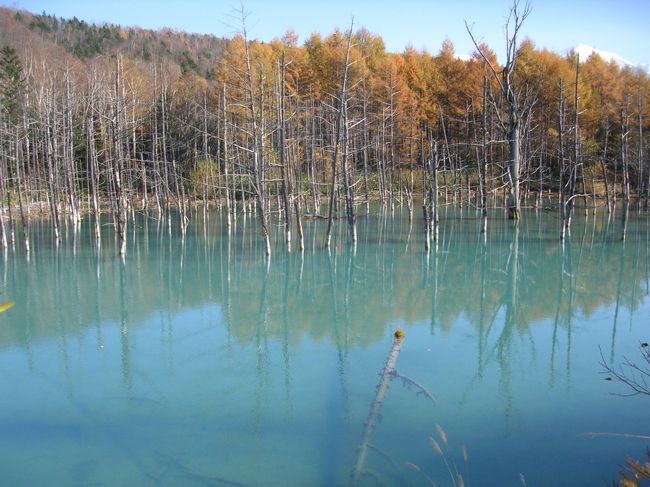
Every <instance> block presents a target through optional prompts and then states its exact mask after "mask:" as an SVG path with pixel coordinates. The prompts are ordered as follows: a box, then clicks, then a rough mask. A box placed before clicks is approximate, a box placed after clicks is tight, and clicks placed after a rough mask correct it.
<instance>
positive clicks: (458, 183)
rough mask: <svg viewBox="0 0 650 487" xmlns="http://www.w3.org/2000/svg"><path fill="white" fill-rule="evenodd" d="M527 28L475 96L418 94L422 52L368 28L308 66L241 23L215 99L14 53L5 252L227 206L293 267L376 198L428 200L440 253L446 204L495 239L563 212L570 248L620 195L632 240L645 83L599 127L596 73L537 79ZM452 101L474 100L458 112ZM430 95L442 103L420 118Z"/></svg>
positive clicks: (125, 65) (151, 70)
mask: <svg viewBox="0 0 650 487" xmlns="http://www.w3.org/2000/svg"><path fill="white" fill-rule="evenodd" d="M528 13H529V8H528V5H525V6H523V8H522V7H521V6H520V5H519V2H515V3H514V6H513V8H512V10H511V15H510V18H509V21H508V28H507V29H506V32H507V35H508V43H507V46H508V48H507V52H506V58H505V64H504V65H503V66H502V67H500V66H499V65H498V63H497V61H496V58H495V56H494V54H493V53H491V51H490V50H489V48H488V47H487V46H485V45H483V44H478V43H476V48H477V53H476V55H475V57H474V59H473V60H472V61H468V62H467V63H468V64H467V65H463V69H465V70H466V71H467V73H470V72H471V73H473V76H474V78H473V79H474V80H475V82H474V83H473V85H472V86H471V87H468V88H466V89H461V88H460V87H459V88H458V91H459V92H460V95H458V94H455V93H454V92H452V91H449V92H446V93H443V94H435V93H433V94H432V93H428V92H426V91H422V90H420V91H418V90H419V88H418V86H417V82H418V80H417V79H415V78H416V76H415V75H414V74H413V73H411V71H412V69H411V68H409V66H408V65H407V63H416V62H420V61H417V59H416V60H415V61H413V60H409V59H411V57H412V56H411V54H412V53H411V54H408V53H407V54H408V55H407V54H405V55H404V56H402V57H396V58H387V57H386V56H385V55H380V54H381V52H380V54H377V52H378V51H381V49H379V48H377V39H376V38H373V37H372V36H370V35H369V34H368V33H367V32H365V31H363V30H361V31H358V32H357V33H354V31H353V26H352V25H351V26H350V28H349V30H347V31H346V32H343V33H341V32H339V33H337V34H336V35H334V36H332V38H330V39H328V40H327V43H320V44H319V42H320V41H318V39H313V38H312V39H310V40H309V41H308V42H307V43H306V46H305V48H300V47H297V46H296V45H295V42H293V41H292V39H291V38H286V39H284V40H283V42H280V43H275V44H273V45H264V44H260V43H256V42H252V41H250V40H249V39H248V33H247V31H246V25H245V16H242V18H243V19H244V22H243V23H242V26H243V28H242V32H241V35H240V36H237V37H235V38H234V39H232V40H231V41H230V44H229V46H228V48H227V49H226V51H225V53H224V56H223V58H222V59H221V61H220V64H219V65H218V70H217V78H216V80H215V81H213V82H208V81H207V80H205V79H203V78H201V77H199V76H197V75H196V74H195V73H192V72H188V73H184V74H182V75H181V74H180V73H178V72H176V71H175V70H174V69H173V67H171V66H169V65H166V64H164V63H154V62H152V63H148V64H147V63H140V62H135V61H133V60H132V59H129V58H127V57H124V56H122V55H121V54H120V53H116V54H115V56H113V57H108V58H105V57H101V56H99V57H96V58H94V59H93V60H91V61H88V62H85V63H78V62H76V63H75V62H73V61H72V60H69V61H67V62H66V63H65V64H63V65H61V64H60V63H47V62H45V60H42V59H38V58H36V57H33V56H32V57H25V56H23V57H22V58H21V56H19V55H18V54H17V52H16V50H14V49H13V48H11V47H5V48H4V50H3V51H2V60H1V61H2V64H1V66H0V79H1V86H0V87H1V95H2V105H1V110H0V160H1V161H0V162H1V163H0V212H1V213H2V215H3V217H4V218H0V243H1V245H2V246H3V247H4V248H8V247H9V246H12V247H13V246H15V245H16V237H15V232H16V229H17V228H22V235H23V236H22V240H23V245H24V248H25V251H26V252H29V250H30V243H29V219H30V217H34V216H38V217H43V216H47V217H49V218H50V219H51V221H52V228H53V232H54V238H55V241H57V242H58V241H60V239H61V238H62V237H61V235H62V231H61V227H62V226H63V225H71V226H73V227H76V226H78V225H79V222H80V221H81V219H82V218H83V216H84V215H86V214H90V215H92V219H93V222H94V232H95V236H96V239H97V241H98V242H99V241H100V235H101V232H102V225H101V224H100V221H101V218H102V217H101V213H102V212H104V213H106V214H109V215H110V216H111V220H110V221H111V223H112V225H113V227H114V229H115V234H116V236H117V237H118V240H119V249H120V253H121V254H124V253H125V252H126V249H127V226H128V224H129V221H130V220H132V219H133V218H134V216H135V212H136V211H151V212H152V214H154V215H157V217H158V218H159V219H160V220H162V221H165V222H166V224H167V226H168V228H169V231H171V230H172V228H175V227H178V228H179V229H180V232H181V233H183V234H184V233H185V231H186V229H187V225H188V223H189V221H190V215H191V211H190V209H191V208H192V207H200V206H202V207H203V209H204V211H206V212H207V208H208V205H209V204H213V203H214V204H217V205H218V206H219V207H220V208H221V209H222V211H225V219H226V221H227V222H228V226H229V228H230V226H231V225H232V223H233V222H234V221H236V219H237V218H238V215H241V213H242V212H245V213H249V214H256V215H257V218H258V220H259V226H260V231H261V235H262V238H263V239H264V241H265V249H266V253H267V255H270V253H271V238H272V234H273V231H272V230H273V227H274V225H275V224H276V223H277V224H278V225H280V226H282V228H283V230H284V231H283V233H284V241H285V242H286V245H287V248H288V249H291V246H292V243H293V242H294V240H295V239H296V235H297V240H298V246H299V248H300V249H303V248H304V240H303V236H302V222H303V219H304V218H322V219H325V218H326V219H327V228H328V230H327V234H326V235H327V236H326V238H325V242H323V245H324V246H326V247H329V245H330V241H331V233H332V228H333V225H335V224H336V221H337V220H338V219H339V218H341V219H343V218H345V220H346V221H347V224H348V225H349V238H350V241H351V242H356V221H357V217H358V211H357V210H358V209H359V208H364V207H365V210H366V211H368V208H369V204H370V200H371V199H372V198H376V199H377V200H379V201H381V202H382V204H384V205H388V206H390V207H391V208H394V206H395V205H396V204H406V205H408V208H409V210H410V213H412V210H413V206H414V203H413V201H414V195H417V194H421V195H422V198H423V213H424V222H425V245H426V247H427V248H428V247H429V245H430V240H431V239H433V240H437V235H438V224H439V207H440V206H441V205H450V204H455V205H468V206H471V207H474V208H476V210H477V211H478V212H479V213H480V215H481V218H480V221H481V228H482V231H483V232H486V231H487V218H488V207H489V205H492V206H493V207H495V208H504V211H507V215H508V216H509V218H511V219H515V220H516V219H518V218H519V217H520V214H521V210H520V207H521V205H522V204H533V205H537V206H541V205H544V206H547V207H553V208H557V209H558V210H559V213H560V215H561V220H562V225H561V230H560V237H561V238H564V236H565V233H566V231H567V230H568V229H569V228H570V224H571V217H572V213H573V211H574V207H575V202H576V201H577V200H582V201H583V204H582V207H584V208H585V210H587V209H589V208H595V207H596V206H598V204H599V203H598V200H597V197H601V196H604V201H605V208H606V209H607V211H612V210H613V209H614V206H615V205H616V199H617V197H618V198H619V199H620V198H621V197H622V202H623V209H624V211H623V214H624V222H625V221H627V219H626V218H627V217H626V215H627V214H628V211H629V207H630V203H631V201H632V196H634V195H636V197H637V201H638V203H639V207H642V206H644V205H647V199H648V187H649V184H648V182H649V181H650V179H649V177H650V171H648V170H647V168H645V164H646V161H645V146H646V145H647V144H645V145H644V137H645V133H646V132H644V125H645V124H647V122H646V120H645V118H644V98H643V94H644V93H643V90H644V87H645V84H644V83H645V82H646V81H647V79H646V78H647V77H644V75H642V74H639V75H638V76H637V77H636V78H634V79H638V81H639V83H638V84H637V85H636V86H635V87H632V88H634V90H636V91H633V89H632V88H628V89H627V91H625V93H626V95H625V97H624V98H623V99H622V100H620V103H619V102H618V101H616V100H613V101H611V103H609V105H607V107H605V104H603V103H601V105H599V106H601V107H605V108H607V110H605V108H603V113H600V114H594V113H593V110H586V109H585V110H583V102H582V99H583V96H590V97H591V98H593V91H594V90H593V89H592V90H591V91H588V90H587V89H586V88H585V87H584V86H583V85H584V84H585V83H593V79H592V78H593V74H592V75H589V74H588V75H587V76H585V75H583V74H582V71H581V63H580V61H581V60H580V59H579V58H578V57H577V56H573V57H570V59H568V60H564V61H561V62H562V63H565V64H566V63H570V65H572V66H573V72H570V71H566V70H565V71H563V72H560V73H559V74H558V75H557V76H556V77H555V78H551V80H550V81H549V76H547V75H546V74H545V72H544V70H543V69H541V68H539V69H537V70H533V69H532V68H531V65H534V63H533V61H535V59H536V58H535V56H536V55H537V54H536V53H535V51H534V50H532V49H531V46H530V45H528V44H526V43H524V44H522V45H520V44H518V41H517V36H518V33H519V31H520V28H521V26H522V23H523V22H524V20H525V19H526V17H527V15H528ZM468 31H469V33H470V35H471V34H472V33H471V30H470V29H469V28H468ZM326 48H327V49H326ZM373 49H374V51H373ZM373 53H374V54H373ZM307 55H309V56H311V57H310V58H309V59H310V60H309V63H311V64H309V63H308V62H307V61H306V56H307ZM309 56H307V57H309ZM373 56H374V57H373ZM382 56H383V57H382ZM409 56H410V57H409ZM321 58H322V59H321ZM375 58H376V59H375ZM448 58H449V52H443V53H441V58H440V59H441V60H440V61H439V64H440V65H443V64H444V62H448V63H451V64H450V66H456V67H457V69H460V68H459V67H458V66H460V65H458V64H457V63H463V61H458V60H455V61H454V60H451V59H448ZM316 59H320V61H319V62H318V63H317V62H316V61H315V60H316ZM378 59H381V60H383V61H382V63H379V61H378ZM400 59H401V60H400ZM423 59H424V58H423ZM558 59H559V58H558ZM558 59H556V58H551V60H550V61H547V64H549V65H552V63H556V64H557V63H559V62H560V60H558ZM396 60H397V61H396ZM536 62H537V61H536ZM592 62H598V60H596V61H592ZM400 63H402V64H400ZM378 66H379V67H378ZM316 68H318V70H317V69H316ZM432 69H433V68H432ZM436 69H438V71H437V73H438V74H441V73H442V74H444V73H447V74H448V76H452V74H453V73H452V71H450V70H451V68H449V69H447V70H446V71H445V70H443V69H442V68H440V67H438V68H436ZM589 69H591V70H592V71H593V69H594V68H589ZM319 70H320V71H319ZM378 73H379V74H380V75H381V76H379V75H378ZM449 73H452V74H449ZM562 73H564V75H565V76H562ZM425 74H426V72H425V71H423V72H422V73H421V74H420V75H418V76H420V78H421V77H422V76H424V75H425ZM623 74H625V76H627V77H628V78H629V77H630V76H631V75H630V73H623ZM567 76H569V77H568V79H565V78H567ZM411 78H413V79H411ZM630 79H632V78H630ZM443 81H444V80H443ZM443 81H438V83H442V82H443ZM549 83H550V84H549ZM416 94H417V96H416ZM452 95H458V96H456V98H458V99H460V100H464V101H463V102H462V103H463V105H460V108H462V109H459V103H460V102H458V101H453V100H451V98H450V97H451V96H452ZM417 97H420V98H421V99H422V100H428V99H429V98H431V97H433V98H434V99H436V100H438V102H437V103H434V104H431V103H429V104H427V103H425V102H424V101H421V102H420V103H419V104H418V103H417V102H418V98H417ZM436 97H437V98H436ZM635 99H636V100H638V103H634V102H633V100H635ZM452 101H453V103H452ZM587 102H589V103H591V104H593V103H595V102H593V100H592V99H589V100H587V101H586V102H585V104H586V103H587ZM590 106H591V105H590ZM594 106H595V105H594ZM612 107H614V108H612ZM612 109H618V110H619V115H620V117H618V118H619V120H613V119H611V117H610V113H611V112H612ZM585 112H587V113H586V114H585ZM583 118H586V119H587V120H586V122H585V125H587V124H588V129H584V130H583ZM593 127H596V129H594V128H593ZM587 131H588V132H589V133H588V134H586V132H587ZM322 202H327V206H326V210H324V209H323V208H322ZM325 211H326V213H325ZM18 220H20V223H19V222H18ZM175 222H177V225H176V224H174V223H175ZM294 225H295V228H296V231H295V232H293V231H292V230H293V228H294ZM624 235H625V224H624V225H623V237H624Z"/></svg>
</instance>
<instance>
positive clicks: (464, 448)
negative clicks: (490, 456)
mask: <svg viewBox="0 0 650 487" xmlns="http://www.w3.org/2000/svg"><path fill="white" fill-rule="evenodd" d="M468 458H469V455H468V454H467V448H466V447H465V445H463V460H465V463H467V459H468Z"/></svg>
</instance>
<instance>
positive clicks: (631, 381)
mask: <svg viewBox="0 0 650 487" xmlns="http://www.w3.org/2000/svg"><path fill="white" fill-rule="evenodd" d="M639 352H640V355H641V360H642V363H641V364H640V365H639V364H638V363H637V362H635V361H632V360H630V359H629V358H627V357H625V358H624V360H623V363H621V364H620V365H619V366H618V367H616V366H613V365H609V364H608V363H607V361H606V360H605V358H604V357H603V353H602V350H601V352H600V357H601V361H600V365H601V367H602V368H603V370H604V373H605V374H606V375H607V377H606V379H607V380H613V381H616V382H620V383H622V384H624V385H625V386H626V388H627V390H628V392H626V393H618V394H617V395H620V396H637V395H640V394H642V395H646V396H650V347H649V346H648V343H647V342H643V343H641V344H640V346H639Z"/></svg>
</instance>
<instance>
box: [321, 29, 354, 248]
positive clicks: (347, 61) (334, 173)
mask: <svg viewBox="0 0 650 487" xmlns="http://www.w3.org/2000/svg"><path fill="white" fill-rule="evenodd" d="M353 25H354V20H353V21H352V23H351V24H350V30H349V31H348V44H347V49H346V51H345V64H344V66H343V79H342V80H341V91H340V95H339V104H340V105H339V109H338V113H337V114H336V124H335V126H336V128H335V136H334V151H333V154H332V185H331V187H330V204H329V208H328V212H329V213H328V217H327V236H326V237H325V246H326V247H327V248H328V249H329V248H330V244H331V241H332V227H333V220H334V203H335V198H336V193H337V191H336V180H337V178H338V169H337V168H338V155H339V144H340V141H341V125H342V124H343V123H344V120H343V118H344V108H343V107H344V104H345V99H346V97H347V92H348V68H349V67H350V48H351V46H352V27H353Z"/></svg>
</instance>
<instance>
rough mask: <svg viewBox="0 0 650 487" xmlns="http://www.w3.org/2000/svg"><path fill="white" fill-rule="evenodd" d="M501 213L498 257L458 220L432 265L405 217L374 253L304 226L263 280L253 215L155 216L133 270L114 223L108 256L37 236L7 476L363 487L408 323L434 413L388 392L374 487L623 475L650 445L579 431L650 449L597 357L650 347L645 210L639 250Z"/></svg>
mask: <svg viewBox="0 0 650 487" xmlns="http://www.w3.org/2000/svg"><path fill="white" fill-rule="evenodd" d="M418 216H419V215H418ZM495 216H496V217H497V218H496V219H494V220H491V221H490V227H489V233H488V238H487V241H486V242H484V241H483V240H482V237H481V235H480V234H479V233H478V223H479V222H478V220H477V219H476V215H475V213H474V212H468V211H467V210H465V212H464V213H463V212H458V211H456V212H454V211H452V210H447V212H445V213H444V214H443V215H442V217H443V218H442V221H441V229H440V241H439V244H438V247H437V250H432V252H431V253H430V254H429V255H428V256H427V254H426V253H425V252H424V251H423V241H422V235H421V231H420V226H421V221H420V220H419V219H418V218H416V220H415V221H414V222H413V224H412V225H411V224H410V222H409V219H408V214H407V213H406V211H402V210H400V209H396V211H395V213H394V214H393V213H391V212H388V213H385V212H384V213H382V212H377V213H374V214H372V215H370V216H361V217H360V218H359V243H358V245H357V247H356V250H354V249H352V248H351V247H350V246H349V245H348V243H347V236H346V228H345V226H344V224H343V222H341V223H340V225H339V226H338V229H337V232H338V234H337V236H336V239H335V244H334V246H333V248H332V250H331V252H330V253H328V252H327V251H326V250H325V249H323V246H322V243H323V241H324V232H325V229H326V223H325V222H323V221H310V222H306V223H305V233H306V250H305V252H304V254H300V253H299V252H292V253H287V252H286V251H285V250H284V248H283V246H282V244H281V239H278V240H280V242H278V243H276V244H275V246H274V253H273V258H272V260H271V262H270V264H269V265H267V263H266V261H265V259H264V256H263V250H264V249H263V246H262V242H261V241H260V238H259V236H258V232H257V225H256V222H255V221H251V220H250V218H248V219H246V218H244V217H243V216H241V215H240V217H239V219H238V221H237V224H236V228H235V229H234V232H233V238H232V239H230V240H229V239H228V238H226V236H227V230H226V228H225V226H224V225H222V221H221V220H220V217H219V214H218V213H213V214H211V215H210V218H209V221H208V222H207V224H206V225H204V222H203V218H202V215H201V214H200V213H199V214H198V215H196V216H195V218H194V219H193V221H192V223H191V225H190V227H189V230H188V234H187V236H186V238H185V239H184V241H182V240H181V239H180V238H179V237H178V236H177V235H176V233H177V232H176V231H175V230H173V231H172V234H171V235H170V234H169V233H168V231H167V227H166V226H164V225H161V224H160V223H159V222H157V221H156V220H155V219H153V218H145V217H143V216H140V217H139V218H138V222H137V225H136V226H131V228H130V230H129V243H128V250H127V257H126V260H125V261H124V262H122V261H121V259H120V258H119V256H118V255H117V254H116V249H117V245H116V244H115V241H114V237H113V235H112V232H111V231H110V227H108V226H105V227H103V228H104V236H103V241H102V245H101V248H100V249H99V250H97V248H96V247H95V245H94V242H93V239H92V229H91V222H90V221H89V220H88V221H84V223H83V226H82V228H81V230H80V231H79V232H77V233H75V232H73V231H72V229H71V228H68V229H67V233H66V235H65V239H64V242H63V243H62V244H61V245H60V246H59V247H58V248H57V247H56V246H55V245H54V244H53V243H52V238H51V230H50V228H49V226H48V225H47V224H46V223H43V224H34V225H33V226H32V247H33V252H32V255H31V257H30V259H26V258H25V256H24V254H23V253H22V252H21V251H20V250H18V249H17V251H16V253H15V254H14V253H12V252H11V251H10V252H9V254H8V255H7V256H6V257H5V258H4V260H2V261H1V262H0V265H1V267H0V270H1V272H0V280H1V287H0V292H1V294H0V301H2V302H4V301H9V300H13V301H15V302H16V305H15V306H14V307H13V308H11V309H10V310H8V311H6V312H4V313H2V314H0V375H1V376H2V382H1V384H2V386H1V389H2V393H1V394H0V476H1V477H2V478H1V479H0V483H1V484H2V485H11V486H23V485H24V486H34V485H71V486H77V485H79V486H81V485H84V486H85V485H106V486H114V485H120V486H143V485H163V486H166V485H170V486H171V485H188V486H192V485H199V486H200V485H204V486H205V485H208V486H210V485H269V486H286V485H295V486H302V485H320V486H336V485H349V484H350V479H351V474H352V470H353V467H354V466H355V464H356V463H357V455H358V452H359V447H360V444H361V443H362V435H363V433H364V424H365V423H366V420H367V417H368V414H369V411H370V408H371V405H372V403H373V400H374V399H375V395H376V394H377V386H378V384H379V382H380V380H381V376H380V374H381V371H382V369H383V367H384V364H385V362H386V359H387V357H388V354H389V352H390V351H391V347H392V344H393V332H394V331H395V330H396V328H397V327H402V328H403V329H404V331H405V333H406V337H405V339H404V342H403V345H402V348H401V352H400V354H399V357H398V360H397V371H398V373H399V374H401V375H402V376H404V377H407V378H408V379H410V380H412V381H414V382H416V383H417V384H419V385H420V386H422V387H424V388H425V389H426V390H427V391H429V392H430V393H431V395H432V396H433V397H434V398H435V404H434V403H433V402H432V401H430V400H429V399H428V398H427V397H425V396H424V395H423V394H418V389H417V387H415V386H413V385H412V384H409V383H408V382H404V381H402V380H401V379H400V378H399V377H395V378H394V380H392V381H391V385H390V388H389V389H388V391H387V393H386V395H385V397H383V404H382V408H381V421H379V422H378V424H376V427H375V429H374V431H373V432H372V436H371V438H370V441H369V444H370V445H371V446H369V447H368V450H367V457H366V458H365V461H364V462H363V468H362V470H363V471H364V472H365V475H364V476H362V477H361V479H360V482H359V483H360V484H361V485H377V484H378V483H379V485H413V486H415V485H430V483H429V480H428V479H427V477H428V478H429V479H431V480H433V481H434V482H435V484H436V485H438V486H444V485H454V484H453V483H452V480H451V478H450V473H449V471H452V472H455V471H457V472H458V473H459V474H461V475H462V477H463V479H464V482H465V485H474V486H485V485H487V486H491V485H494V486H497V485H498V486H503V485H524V484H523V481H522V479H523V480H525V483H526V485H528V486H542V485H543V486H546V485H556V486H562V485H566V486H569V485H570V486H581V485H584V486H591V485H607V484H609V483H611V482H612V481H613V480H616V478H617V475H618V472H619V470H620V469H621V466H622V465H623V463H624V461H625V456H626V455H631V456H634V457H637V458H643V456H644V453H645V448H646V446H647V444H648V443H649V442H648V441H647V440H641V439H635V438H626V437H619V436H596V437H592V436H589V435H585V433H589V432H607V433H630V434H639V435H648V434H650V430H649V429H648V410H649V408H648V406H649V405H650V403H649V401H650V399H649V398H647V397H621V396H617V395H612V394H611V393H626V392H628V390H627V389H625V388H624V387H623V386H622V385H621V384H618V383H616V382H614V381H607V380H605V377H606V375H604V374H603V368H602V366H601V365H600V362H601V361H603V360H604V361H605V362H606V363H608V364H612V365H617V364H620V363H621V362H623V361H624V360H625V358H626V357H627V358H630V359H637V358H638V357H639V344H640V342H642V341H648V336H649V335H650V329H649V322H650V320H649V318H650V301H649V300H648V292H649V280H650V260H649V259H648V245H649V242H650V239H649V235H648V233H649V228H650V227H649V226H648V221H647V215H646V214H645V213H642V214H641V215H637V214H636V213H632V216H631V221H630V224H629V227H628V234H627V240H626V241H625V242H622V241H621V240H620V227H621V225H620V221H619V220H618V219H616V220H615V219H612V220H610V221H609V222H608V220H607V218H606V217H605V216H603V215H598V216H596V217H595V218H594V217H593V216H589V218H587V219H586V220H585V219H584V218H583V217H582V216H581V215H577V216H576V221H575V224H574V227H573V229H572V234H571V237H570V239H568V240H567V241H566V243H565V244H564V248H563V247H562V245H561V244H560V242H559V240H558V238H557V237H558V234H559V231H558V224H559V222H558V219H557V215H556V214H554V213H544V212H540V213H535V212H533V211H528V212H524V215H523V219H522V221H521V223H520V224H519V225H518V227H517V229H515V226H513V224H512V223H511V222H508V221H507V220H504V219H502V215H501V214H496V215H495ZM278 230H281V229H278ZM295 247H297V245H296V244H294V248H295ZM439 430H443V431H444V432H445V436H446V439H447V443H445V442H444V441H443V438H442V436H441V434H440V432H439ZM431 437H432V438H434V439H435V440H436V441H437V442H438V444H439V446H440V448H441V450H442V451H443V453H444V457H443V456H441V455H440V453H438V452H436V451H435V449H434V448H433V447H432V444H431V440H430V438H431ZM463 448H465V451H466V452H467V455H466V457H467V458H466V459H465V455H464V454H463ZM447 465H448V466H449V469H448V467H447ZM456 484H457V485H458V481H456Z"/></svg>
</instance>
